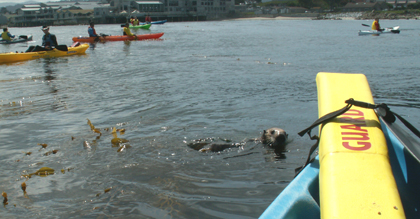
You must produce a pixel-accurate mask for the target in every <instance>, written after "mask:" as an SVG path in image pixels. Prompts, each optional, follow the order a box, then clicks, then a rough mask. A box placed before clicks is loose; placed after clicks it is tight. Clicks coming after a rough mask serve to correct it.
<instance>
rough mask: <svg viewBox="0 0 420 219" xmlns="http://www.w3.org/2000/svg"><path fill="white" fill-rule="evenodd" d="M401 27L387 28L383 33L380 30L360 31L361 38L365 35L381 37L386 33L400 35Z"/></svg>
mask: <svg viewBox="0 0 420 219" xmlns="http://www.w3.org/2000/svg"><path fill="white" fill-rule="evenodd" d="M399 29H400V26H395V27H387V28H384V29H383V30H382V31H378V30H359V36H363V35H380V34H385V33H400V30H399Z"/></svg>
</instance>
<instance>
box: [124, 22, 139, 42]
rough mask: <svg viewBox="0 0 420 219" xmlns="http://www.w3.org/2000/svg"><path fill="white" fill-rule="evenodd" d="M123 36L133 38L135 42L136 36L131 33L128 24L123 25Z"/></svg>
mask: <svg viewBox="0 0 420 219" xmlns="http://www.w3.org/2000/svg"><path fill="white" fill-rule="evenodd" d="M123 35H127V36H134V38H135V39H136V40H137V36H136V35H135V34H133V33H131V31H130V24H129V23H128V22H127V23H126V24H125V27H124V33H123Z"/></svg>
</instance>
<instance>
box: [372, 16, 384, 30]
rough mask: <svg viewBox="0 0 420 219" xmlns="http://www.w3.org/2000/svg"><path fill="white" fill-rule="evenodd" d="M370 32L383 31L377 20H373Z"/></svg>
mask: <svg viewBox="0 0 420 219" xmlns="http://www.w3.org/2000/svg"><path fill="white" fill-rule="evenodd" d="M372 30H377V31H383V30H384V29H381V25H379V18H375V20H374V21H373V23H372Z"/></svg>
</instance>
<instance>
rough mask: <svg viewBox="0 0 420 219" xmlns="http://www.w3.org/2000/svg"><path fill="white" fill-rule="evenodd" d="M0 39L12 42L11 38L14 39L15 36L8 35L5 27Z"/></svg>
mask: <svg viewBox="0 0 420 219" xmlns="http://www.w3.org/2000/svg"><path fill="white" fill-rule="evenodd" d="M1 38H2V39H3V40H8V41H10V40H12V39H13V38H15V35H12V34H11V33H9V31H8V29H7V27H5V28H3V33H2V34H1Z"/></svg>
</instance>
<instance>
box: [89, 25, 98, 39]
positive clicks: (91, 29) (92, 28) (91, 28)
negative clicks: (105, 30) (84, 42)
mask: <svg viewBox="0 0 420 219" xmlns="http://www.w3.org/2000/svg"><path fill="white" fill-rule="evenodd" d="M88 33H89V37H99V36H98V34H96V30H95V24H94V23H93V22H90V26H89V27H88Z"/></svg>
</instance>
